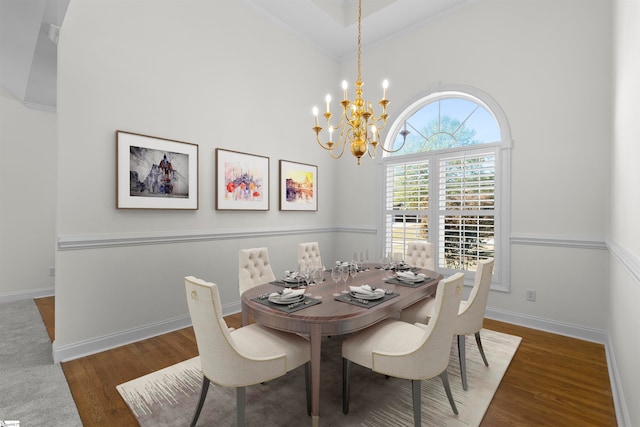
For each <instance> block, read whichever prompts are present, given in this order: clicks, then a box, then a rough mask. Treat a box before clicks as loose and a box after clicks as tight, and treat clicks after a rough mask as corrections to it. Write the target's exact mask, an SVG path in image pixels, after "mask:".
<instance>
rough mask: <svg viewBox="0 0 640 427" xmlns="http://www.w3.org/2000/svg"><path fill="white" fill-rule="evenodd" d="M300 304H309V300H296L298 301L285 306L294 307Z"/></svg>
mask: <svg viewBox="0 0 640 427" xmlns="http://www.w3.org/2000/svg"><path fill="white" fill-rule="evenodd" d="M301 304H304V305H309V304H311V300H309V301H298V302H294V303H293V304H289V305H288V306H287V308H295V307H297V306H299V305H301Z"/></svg>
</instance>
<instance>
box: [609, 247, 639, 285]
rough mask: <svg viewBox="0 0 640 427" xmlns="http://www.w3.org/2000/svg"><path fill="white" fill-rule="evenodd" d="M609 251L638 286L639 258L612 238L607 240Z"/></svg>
mask: <svg viewBox="0 0 640 427" xmlns="http://www.w3.org/2000/svg"><path fill="white" fill-rule="evenodd" d="M607 246H608V247H609V251H610V252H611V253H612V254H613V256H614V257H616V258H617V259H618V261H620V263H621V264H622V265H623V266H624V268H625V269H626V270H627V271H628V272H629V274H630V275H631V277H633V280H634V281H635V282H636V285H638V286H640V259H638V257H636V256H634V255H633V254H632V253H631V252H629V251H628V250H627V249H625V248H623V247H622V246H620V245H619V244H618V243H616V242H615V241H613V240H607Z"/></svg>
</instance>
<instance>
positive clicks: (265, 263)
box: [238, 248, 276, 295]
mask: <svg viewBox="0 0 640 427" xmlns="http://www.w3.org/2000/svg"><path fill="white" fill-rule="evenodd" d="M274 280H276V276H275V275H274V274H273V270H272V269H271V263H270V262H269V250H268V249H267V248H251V249H240V253H239V254H238V288H239V290H240V295H242V293H243V292H244V291H246V290H247V289H249V288H252V287H253V286H256V285H261V284H263V283H267V282H272V281H274Z"/></svg>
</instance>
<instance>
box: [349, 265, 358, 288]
mask: <svg viewBox="0 0 640 427" xmlns="http://www.w3.org/2000/svg"><path fill="white" fill-rule="evenodd" d="M349 274H350V275H351V278H352V279H353V283H354V284H355V282H356V276H357V275H358V262H357V261H356V260H353V261H352V262H351V264H349Z"/></svg>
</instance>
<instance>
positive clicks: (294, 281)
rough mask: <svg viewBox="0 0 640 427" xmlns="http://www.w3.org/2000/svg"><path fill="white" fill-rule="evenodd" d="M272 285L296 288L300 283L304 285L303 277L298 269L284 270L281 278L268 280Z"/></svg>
mask: <svg viewBox="0 0 640 427" xmlns="http://www.w3.org/2000/svg"><path fill="white" fill-rule="evenodd" d="M270 283H271V284H272V285H278V286H283V287H285V288H297V287H299V286H301V285H306V281H305V277H304V275H303V274H301V273H300V272H298V271H289V270H286V271H285V272H284V276H283V277H282V279H276V280H274V281H272V282H270Z"/></svg>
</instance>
